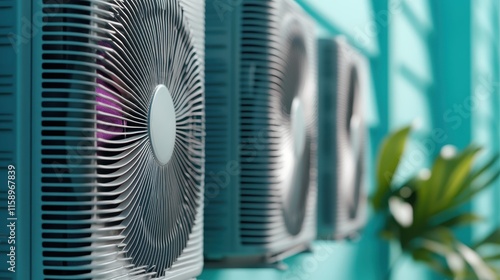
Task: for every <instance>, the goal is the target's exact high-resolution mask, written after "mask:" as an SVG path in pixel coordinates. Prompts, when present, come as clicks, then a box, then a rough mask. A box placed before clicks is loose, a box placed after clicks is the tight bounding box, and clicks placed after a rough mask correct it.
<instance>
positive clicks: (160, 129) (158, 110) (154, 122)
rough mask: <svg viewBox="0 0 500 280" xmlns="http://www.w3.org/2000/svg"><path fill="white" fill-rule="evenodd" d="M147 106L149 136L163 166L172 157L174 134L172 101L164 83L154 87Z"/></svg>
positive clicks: (157, 157) (174, 123) (155, 153)
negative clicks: (149, 104)
mask: <svg viewBox="0 0 500 280" xmlns="http://www.w3.org/2000/svg"><path fill="white" fill-rule="evenodd" d="M149 108H150V109H149V120H148V125H149V128H148V130H149V137H150V141H151V145H152V147H153V153H154V155H155V158H156V160H157V161H158V163H159V164H160V165H162V166H163V165H166V164H167V163H168V162H169V161H170V159H171V158H172V154H173V152H174V146H175V135H176V121H175V108H174V101H173V100H172V95H171V94H170V91H169V90H168V88H167V87H166V86H165V85H163V84H160V85H158V86H157V87H156V88H155V89H154V93H153V97H152V99H151V106H150V107H149Z"/></svg>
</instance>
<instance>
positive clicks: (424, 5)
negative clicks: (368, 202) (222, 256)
mask: <svg viewBox="0 0 500 280" xmlns="http://www.w3.org/2000/svg"><path fill="white" fill-rule="evenodd" d="M297 1H298V2H299V3H300V4H301V5H302V6H303V7H304V8H305V9H306V11H308V12H309V13H310V14H311V15H312V16H314V17H315V18H316V19H317V22H318V29H319V34H320V36H322V37H325V36H332V35H339V34H342V35H344V36H346V37H347V38H348V40H349V41H350V42H351V43H352V44H353V45H355V46H356V47H357V48H358V49H359V50H360V51H361V52H362V53H364V54H365V55H366V56H367V57H369V59H370V63H371V71H372V78H373V79H372V81H371V89H372V90H371V95H369V96H367V102H366V110H367V114H368V119H369V125H370V136H371V141H370V146H371V154H370V159H369V160H370V161H371V162H373V160H374V159H375V157H376V153H375V151H376V147H378V145H379V144H380V141H381V139H382V138H383V137H384V136H385V135H386V134H387V132H388V131H389V130H392V129H395V128H397V127H399V126H402V125H405V124H408V123H413V124H414V125H415V128H416V131H415V133H414V134H413V139H412V141H411V142H410V148H411V150H412V152H411V153H408V154H407V155H406V158H405V159H404V160H403V165H402V168H401V170H399V173H400V174H399V175H401V176H398V178H401V179H403V178H404V177H405V176H408V175H410V174H412V173H413V172H414V170H416V169H419V168H423V167H425V166H428V165H429V163H430V158H433V157H434V156H435V155H436V154H437V153H438V152H439V149H440V148H441V147H442V146H443V145H445V144H453V145H455V146H457V147H459V148H463V147H465V146H466V145H467V144H469V143H470V142H476V143H479V144H483V145H485V146H487V150H486V151H485V153H484V156H486V155H488V154H492V153H493V152H496V151H498V150H499V137H500V131H499V127H500V123H499V120H500V110H499V107H500V100H499V97H498V93H499V85H500V84H499V80H498V78H499V74H500V73H499V69H498V65H499V63H500V58H499V53H498V51H499V46H500V39H499V25H500V24H499V16H498V15H499V11H500V8H499V6H500V4H499V3H498V1H496V0H458V1H448V0H442V1H441V0H439V1H436V0H388V1H380V0H349V1H344V0H297ZM429 139H430V140H429ZM370 173H371V174H372V178H373V168H372V169H371V171H370ZM370 188H373V186H372V185H371V186H370ZM499 199H500V184H499V183H497V184H496V186H495V188H493V189H492V190H490V191H489V192H487V193H484V194H482V195H481V196H480V197H479V198H478V199H477V201H475V202H474V203H473V204H472V205H470V206H467V207H468V208H470V209H474V210H477V211H478V212H480V213H482V214H484V215H488V216H489V217H492V218H491V219H490V220H489V221H488V223H484V224H483V225H480V226H478V227H475V228H473V229H465V230H462V231H461V232H460V233H459V234H461V235H462V236H463V237H465V238H466V239H473V238H476V237H478V236H482V235H483V234H484V233H485V232H487V231H488V230H490V229H491V227H492V225H494V224H496V223H498V222H499V221H500V203H498V201H499ZM378 226H379V225H378V222H377V221H376V220H373V219H372V220H371V222H370V223H369V224H368V226H367V229H366V231H365V232H364V235H363V236H362V238H361V239H359V240H357V241H353V242H344V241H342V242H316V243H315V244H314V248H315V249H316V250H315V253H314V254H310V253H305V254H301V255H298V256H295V257H292V258H289V259H287V260H286V263H287V265H288V266H289V269H288V270H287V271H276V270H274V269H252V270H246V269H231V270H208V269H207V270H205V271H204V273H203V275H202V276H201V277H200V279H209V280H212V279H228V280H229V279H231V280H233V279H239V280H247V279H254V278H255V279H263V280H264V279H287V280H306V279H315V280H316V279H318V280H322V279H325V280H326V279H328V280H330V279H367V280H369V279H384V278H386V276H387V271H388V269H389V267H390V266H391V263H392V262H393V261H394V260H395V259H396V257H397V256H398V255H399V253H400V252H399V251H398V249H397V248H394V247H388V246H387V245H386V244H384V243H382V242H381V241H380V240H379V239H378V238H377V237H376V231H377V229H378ZM392 279H408V280H411V279H415V280H416V279H440V277H439V276H437V275H435V274H433V273H432V272H431V271H429V270H428V269H426V268H425V267H424V266H423V265H421V264H418V263H414V262H413V261H412V260H410V259H403V260H402V261H401V262H400V263H399V265H398V268H397V269H395V270H394V271H393V277H392Z"/></svg>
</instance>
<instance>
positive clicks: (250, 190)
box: [205, 0, 317, 266]
mask: <svg viewBox="0 0 500 280" xmlns="http://www.w3.org/2000/svg"><path fill="white" fill-rule="evenodd" d="M206 28H207V40H206V54H207V55H206V65H207V68H206V69H207V71H206V73H207V74H206V75H207V79H206V88H207V95H206V102H207V112H206V116H207V141H206V144H207V145H206V151H207V157H206V168H207V169H206V171H207V174H206V177H205V178H206V181H205V186H206V195H205V203H206V208H205V255H206V258H207V259H208V260H209V261H210V264H212V265H230V266H250V265H256V264H262V263H273V262H276V261H278V260H281V259H282V258H284V257H286V256H288V255H291V254H293V253H295V252H299V251H303V250H304V249H307V248H308V246H309V243H310V242H311V241H312V240H313V239H314V237H315V235H316V196H317V193H316V192H317V189H316V176H317V172H316V164H317V156H316V149H317V145H316V141H317V135H316V134H317V101H316V96H317V92H316V87H317V85H316V83H317V77H316V71H317V65H316V64H317V63H316V61H317V60H316V51H317V49H316V43H315V42H316V41H315V37H314V36H315V35H314V24H313V23H312V22H311V20H310V19H309V17H308V16H307V14H306V13H305V12H304V11H303V10H302V9H301V8H300V7H299V6H298V5H297V4H296V3H295V2H293V1H288V0H287V1H284V0H266V1H261V0H258V1H257V0H243V1H241V3H240V4H238V5H233V6H229V7H227V6H224V5H207V26H206Z"/></svg>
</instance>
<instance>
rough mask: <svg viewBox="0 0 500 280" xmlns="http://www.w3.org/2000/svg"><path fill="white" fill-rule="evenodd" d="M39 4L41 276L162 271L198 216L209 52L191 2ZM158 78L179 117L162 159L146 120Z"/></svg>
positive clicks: (176, 254) (152, 274)
mask: <svg viewBox="0 0 500 280" xmlns="http://www.w3.org/2000/svg"><path fill="white" fill-rule="evenodd" d="M43 3H44V6H43V11H44V17H43V20H44V22H45V25H44V27H43V35H42V93H41V95H42V98H41V159H40V160H41V164H42V169H41V172H42V174H41V211H42V212H41V228H42V231H41V234H42V241H43V248H42V254H43V273H44V278H45V279H68V277H70V276H71V277H78V279H110V278H112V277H120V276H125V275H128V277H132V276H133V275H137V276H139V275H141V277H146V278H154V277H160V276H164V275H165V273H166V270H169V269H171V268H172V266H173V265H174V263H175V262H176V261H177V260H178V259H179V258H180V257H181V256H182V254H183V252H184V251H185V248H186V247H187V246H188V242H190V241H189V239H190V237H192V233H193V227H195V223H199V222H200V221H199V220H200V219H201V218H200V209H201V208H200V207H201V203H202V201H201V197H202V186H203V184H202V182H203V171H204V170H203V169H204V167H203V161H204V150H203V149H204V148H203V147H204V143H203V141H204V134H203V132H204V101H203V92H204V88H203V60H202V57H201V56H202V54H201V53H200V52H199V51H198V49H199V45H200V44H199V42H197V41H195V40H194V39H193V35H192V32H191V29H190V25H189V22H188V21H187V20H186V15H185V12H184V11H185V9H188V10H189V9H192V8H191V7H188V8H185V6H182V5H181V3H180V2H179V1H175V0H166V1H154V0H147V1H138V0H137V1H133V0H130V1H118V0H116V1H106V2H104V1H98V0H95V1H64V2H63V3H58V4H51V3H52V1H49V0H47V1H44V2H43ZM189 12H192V11H191V10H189ZM190 16H192V15H190ZM161 84H163V85H165V86H166V87H167V88H168V90H169V92H170V93H171V95H172V100H173V103H174V108H175V115H176V132H175V133H176V136H175V146H174V151H173V154H172V158H171V159H170V161H169V162H168V163H167V164H165V165H160V164H158V162H157V161H156V160H155V157H154V152H153V149H152V146H151V141H150V139H149V130H150V127H149V126H148V116H149V110H150V104H151V102H150V101H151V98H152V95H153V93H154V89H155V88H156V86H158V85H161ZM97 89H98V90H97ZM197 220H198V221H197ZM195 221H197V222H195ZM196 237H197V238H201V237H200V236H199V234H197V236H196ZM191 253H192V252H191ZM200 256H201V251H200ZM185 261H186V260H185ZM188 262H189V261H188ZM183 269H185V267H184V268H183Z"/></svg>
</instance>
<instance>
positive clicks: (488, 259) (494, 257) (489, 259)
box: [483, 254, 500, 262]
mask: <svg viewBox="0 0 500 280" xmlns="http://www.w3.org/2000/svg"><path fill="white" fill-rule="evenodd" d="M483 260H485V261H486V262H492V261H498V260H500V254H494V255H488V256H483Z"/></svg>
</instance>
